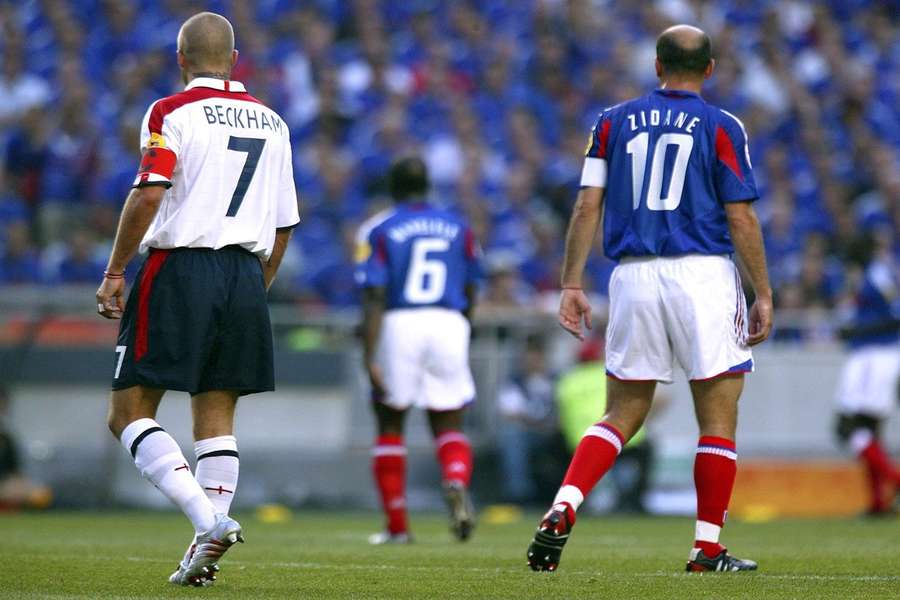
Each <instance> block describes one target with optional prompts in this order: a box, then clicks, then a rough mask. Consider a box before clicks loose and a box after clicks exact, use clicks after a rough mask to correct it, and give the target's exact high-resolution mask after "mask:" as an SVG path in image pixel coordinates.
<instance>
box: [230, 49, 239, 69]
mask: <svg viewBox="0 0 900 600" xmlns="http://www.w3.org/2000/svg"><path fill="white" fill-rule="evenodd" d="M238 54H240V52H238V51H237V49H234V50H232V51H231V66H232V67H233V66H234V65H236V64H237V61H238Z"/></svg>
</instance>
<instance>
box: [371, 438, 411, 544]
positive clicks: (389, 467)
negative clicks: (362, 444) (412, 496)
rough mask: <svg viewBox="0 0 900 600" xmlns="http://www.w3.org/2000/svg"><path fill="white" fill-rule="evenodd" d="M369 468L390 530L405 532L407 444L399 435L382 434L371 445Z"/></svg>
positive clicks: (392, 531) (393, 532)
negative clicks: (370, 465) (372, 445)
mask: <svg viewBox="0 0 900 600" xmlns="http://www.w3.org/2000/svg"><path fill="white" fill-rule="evenodd" d="M372 472H373V473H374V475H375V484H376V485H377V486H378V491H379V493H380V494H381V506H382V508H383V509H384V515H385V517H386V518H387V530H388V532H389V533H392V534H396V533H405V532H406V448H405V447H404V446H403V438H402V437H401V436H399V435H382V436H379V437H378V440H377V441H376V442H375V447H374V448H373V449H372Z"/></svg>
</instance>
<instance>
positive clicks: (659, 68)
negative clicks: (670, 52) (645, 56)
mask: <svg viewBox="0 0 900 600" xmlns="http://www.w3.org/2000/svg"><path fill="white" fill-rule="evenodd" d="M662 76H663V68H662V63H660V62H659V59H658V58H657V59H656V77H657V78H658V79H662Z"/></svg>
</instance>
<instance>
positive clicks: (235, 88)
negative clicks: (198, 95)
mask: <svg viewBox="0 0 900 600" xmlns="http://www.w3.org/2000/svg"><path fill="white" fill-rule="evenodd" d="M195 87H205V88H212V89H214V90H222V91H223V92H246V91H247V88H245V87H244V84H243V83H241V82H240V81H231V80H227V79H215V78H213V77H195V78H194V79H192V80H191V82H190V83H189V84H187V86H186V87H185V88H184V89H185V90H192V89H194V88H195Z"/></svg>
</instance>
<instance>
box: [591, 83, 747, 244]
mask: <svg viewBox="0 0 900 600" xmlns="http://www.w3.org/2000/svg"><path fill="white" fill-rule="evenodd" d="M582 186H596V187H604V188H605V189H606V194H605V209H604V210H605V212H604V223H603V233H604V237H603V240H604V251H605V253H606V255H607V256H608V257H610V258H612V259H614V260H618V259H620V258H622V257H627V256H678V255H681V254H692V253H693V254H730V253H732V252H733V251H734V246H733V245H732V243H731V237H730V235H729V232H728V223H727V221H726V218H725V210H724V206H723V205H724V203H726V202H743V201H753V200H756V199H757V198H758V197H759V194H758V193H757V190H756V183H755V182H754V180H753V172H752V167H751V164H750V154H749V151H748V149H747V134H746V131H745V130H744V126H743V124H742V123H741V122H740V120H739V119H738V118H737V117H735V116H734V115H732V114H730V113H728V112H726V111H724V110H722V109H720V108H717V107H715V106H713V105H711V104H707V103H706V102H704V101H703V99H702V98H700V96H698V95H697V94H694V93H692V92H687V91H679V90H665V89H657V90H655V91H653V92H652V93H650V94H648V95H646V96H642V97H640V98H635V99H633V100H629V101H627V102H624V103H622V104H618V105H616V106H613V107H611V108H607V109H606V110H604V111H603V112H602V113H601V114H600V117H599V119H598V120H597V124H596V125H595V126H594V129H593V131H592V132H591V138H590V141H589V145H588V148H587V151H586V158H585V167H584V172H583V173H582Z"/></svg>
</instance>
